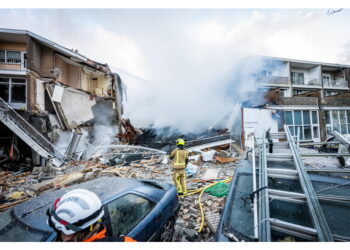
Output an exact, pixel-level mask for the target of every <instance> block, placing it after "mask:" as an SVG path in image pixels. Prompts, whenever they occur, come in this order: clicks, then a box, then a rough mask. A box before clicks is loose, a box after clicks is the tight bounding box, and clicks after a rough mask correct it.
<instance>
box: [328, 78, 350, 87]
mask: <svg viewBox="0 0 350 250" xmlns="http://www.w3.org/2000/svg"><path fill="white" fill-rule="evenodd" d="M323 86H324V88H332V89H348V88H349V85H348V81H346V80H344V79H343V78H336V79H335V80H330V79H327V80H323Z"/></svg>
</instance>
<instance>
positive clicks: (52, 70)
mask: <svg viewBox="0 0 350 250" xmlns="http://www.w3.org/2000/svg"><path fill="white" fill-rule="evenodd" d="M123 91H124V90H123V83H122V81H121V78H120V77H119V75H118V74H116V73H113V72H112V71H111V69H110V68H109V67H108V65H107V64H101V63H98V62H96V61H93V60H91V59H89V58H87V57H85V56H83V55H81V54H80V53H79V52H78V50H70V49H67V48H65V47H63V46H61V45H59V44H57V43H55V42H52V41H50V40H48V39H46V38H44V37H41V36H39V35H37V34H34V33H32V32H30V31H26V30H13V29H0V121H1V123H0V165H4V164H5V162H7V163H8V162H9V161H15V160H16V161H22V162H25V163H26V164H27V165H28V166H37V165H40V164H42V161H43V159H47V158H52V159H53V164H54V165H56V166H57V165H60V164H61V163H62V162H63V161H64V158H65V157H66V156H67V155H71V154H72V153H74V150H75V149H76V147H77V144H78V142H79V138H80V136H81V133H82V132H81V130H80V128H81V127H83V126H86V127H87V131H88V132H89V133H90V134H91V135H93V133H92V132H91V131H92V130H93V127H92V125H94V124H98V123H104V120H108V123H109V124H108V126H114V127H115V128H116V130H117V131H118V129H120V120H121V115H122V113H123V107H122V98H123V97H122V95H123ZM101 110H103V112H102V113H103V114H101ZM101 115H104V117H103V118H101ZM106 117H107V118H106ZM71 131H74V133H73V135H74V136H72V135H71V138H70V144H69V147H68V149H67V150H68V151H69V152H67V151H65V149H62V148H61V149H60V148H58V147H57V145H55V142H57V140H58V138H59V136H60V135H61V134H64V133H66V134H68V135H69V134H70V133H71ZM68 138H69V137H68ZM67 140H68V139H67ZM67 140H66V141H67Z"/></svg>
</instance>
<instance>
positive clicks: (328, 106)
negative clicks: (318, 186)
mask: <svg viewBox="0 0 350 250" xmlns="http://www.w3.org/2000/svg"><path fill="white" fill-rule="evenodd" d="M260 59H261V60H262V63H261V64H262V68H261V71H260V72H256V74H255V76H254V77H255V81H256V84H257V89H258V91H260V93H261V95H262V96H263V97H264V98H262V100H261V99H257V101H255V102H254V101H253V100H250V101H247V102H245V103H243V104H242V130H243V132H242V134H245V131H244V130H247V128H248V127H260V128H264V127H266V129H267V128H268V127H272V126H273V127H274V128H275V131H277V130H278V131H284V129H283V126H284V125H288V127H289V128H290V131H291V134H292V136H297V135H298V136H299V137H298V139H299V140H300V141H305V142H307V141H310V142H320V141H325V140H327V138H328V137H329V136H331V135H332V132H333V131H337V132H339V133H341V134H350V99H349V97H350V91H349V77H350V75H349V69H350V65H341V64H332V63H321V62H310V61H302V60H293V59H284V58H274V57H261V58H260ZM252 108H254V110H253V109H252ZM258 117H259V118H258ZM257 118H258V120H259V121H257ZM266 121H269V122H267V123H266ZM254 122H255V124H253V123H254ZM270 123H271V124H270ZM264 124H265V125H266V126H264ZM258 125H259V126H258ZM245 127H246V129H245ZM248 130H249V129H248ZM242 140H243V144H244V137H242Z"/></svg>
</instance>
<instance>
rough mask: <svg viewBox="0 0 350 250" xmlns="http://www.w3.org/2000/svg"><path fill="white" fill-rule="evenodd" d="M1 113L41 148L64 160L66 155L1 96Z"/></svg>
mask: <svg viewBox="0 0 350 250" xmlns="http://www.w3.org/2000/svg"><path fill="white" fill-rule="evenodd" d="M0 115H3V116H4V117H5V118H6V119H8V120H10V121H11V122H13V123H14V124H15V125H16V126H17V127H18V128H19V129H20V130H22V131H23V132H24V133H26V134H27V136H29V137H30V138H31V139H32V140H33V141H35V142H36V143H37V144H38V145H39V146H40V147H41V148H43V149H44V150H45V151H47V152H48V153H49V154H51V155H52V156H55V157H56V158H58V159H60V160H63V159H65V158H66V155H65V154H64V153H63V152H61V151H60V150H59V149H58V148H57V147H55V146H54V145H53V144H52V143H51V142H50V141H49V140H48V139H46V138H45V137H44V136H43V135H42V134H41V133H40V132H39V131H37V130H36V129H35V128H34V127H33V126H32V125H30V124H29V123H28V122H27V121H26V120H25V119H24V118H23V117H22V116H21V115H19V114H18V113H17V112H16V111H15V110H14V109H13V108H12V107H11V106H10V105H9V104H7V103H6V102H5V101H4V100H3V99H2V98H0Z"/></svg>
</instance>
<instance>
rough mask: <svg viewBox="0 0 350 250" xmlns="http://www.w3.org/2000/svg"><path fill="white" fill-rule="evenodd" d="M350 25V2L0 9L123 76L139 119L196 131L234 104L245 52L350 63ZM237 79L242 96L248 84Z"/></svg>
mask: <svg viewBox="0 0 350 250" xmlns="http://www.w3.org/2000/svg"><path fill="white" fill-rule="evenodd" d="M349 23H350V11H349V10H348V9H344V10H342V11H341V12H338V13H335V14H333V15H327V9H304V10H299V9H286V10H284V9H271V10H270V9H257V10H254V9H212V10H210V9H154V10H152V9H108V10H107V9H99V10H96V9H89V10H79V9H58V10H57V9H48V10H46V9H34V10H33V9H31V10H29V9H28V10H27V9H0V27H2V28H14V29H26V30H30V31H32V32H34V33H37V34H38V35H41V36H44V37H46V38H48V39H50V40H52V41H55V42H57V43H59V44H61V45H63V46H65V47H67V48H74V49H78V50H79V52H80V53H81V54H83V55H85V56H87V57H89V58H91V59H94V60H97V61H99V62H101V63H108V64H109V65H110V66H111V67H112V68H113V69H115V71H116V72H119V73H121V75H122V77H123V79H124V81H125V83H126V85H127V86H128V103H127V106H126V115H127V116H129V117H130V118H131V120H132V121H134V122H135V123H136V124H137V125H139V126H141V125H146V124H150V123H154V124H155V125H156V126H158V127H161V126H166V125H174V124H176V126H177V127H178V128H179V129H184V127H186V129H188V130H194V129H195V128H196V127H197V126H198V124H201V126H203V127H205V126H208V125H209V124H210V123H214V122H215V121H216V120H218V119H219V118H220V117H222V116H223V115H224V114H225V112H227V111H228V110H230V109H231V108H232V105H233V106H234V105H235V104H236V102H234V101H233V102H231V101H232V99H236V97H232V98H231V101H230V99H227V96H226V93H225V91H227V88H226V87H227V85H226V84H228V79H229V77H230V74H232V71H231V69H234V68H235V69H236V71H237V68H239V66H240V65H239V58H242V57H243V56H244V55H248V54H260V55H267V56H276V57H285V58H293V59H302V60H315V61H322V62H335V63H344V64H350V32H349ZM125 72H127V73H128V74H129V75H127V74H125ZM130 75H135V76H137V77H139V78H141V79H144V80H140V79H137V78H134V77H130ZM229 84H231V85H232V84H236V85H237V93H238V95H240V89H241V87H242V86H243V85H242V83H237V82H234V83H233V82H231V83H229ZM208 117H210V119H208ZM190 120H191V121H193V122H191V121H190ZM186 124H187V125H188V126H187V125H186ZM186 129H185V130H186Z"/></svg>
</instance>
